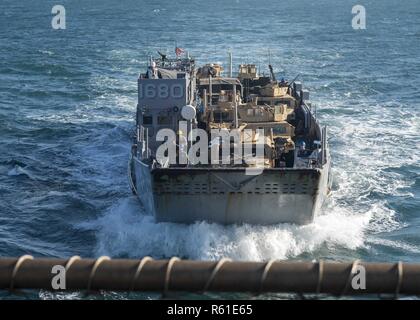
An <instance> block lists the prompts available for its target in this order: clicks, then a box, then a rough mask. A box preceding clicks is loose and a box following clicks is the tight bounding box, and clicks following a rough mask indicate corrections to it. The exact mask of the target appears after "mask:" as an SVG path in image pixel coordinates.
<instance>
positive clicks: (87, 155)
mask: <svg viewBox="0 0 420 320" xmlns="http://www.w3.org/2000/svg"><path fill="white" fill-rule="evenodd" d="M55 4H62V5H64V7H65V8H66V29H65V30H53V29H52V27H51V19H52V17H53V15H52V14H51V9H52V7H53V6H54V5H55ZM356 4H362V5H364V6H365V8H366V13H367V29H366V30H354V29H353V28H352V25H351V20H352V17H353V16H352V13H351V11H352V7H353V6H354V5H356ZM175 44H177V45H178V46H180V47H182V48H185V49H186V50H188V51H189V52H190V54H191V55H193V56H194V57H196V58H197V60H198V62H200V63H207V62H219V63H222V64H225V66H226V65H227V51H228V50H232V51H233V54H234V64H235V65H238V64H239V63H245V62H249V63H250V62H255V63H256V64H257V65H258V66H259V67H260V69H261V71H262V72H263V71H264V72H266V73H267V72H268V68H267V64H268V62H269V60H270V61H271V63H272V64H273V65H274V68H275V71H276V73H277V75H278V77H285V78H288V79H293V78H294V77H295V76H296V75H297V74H300V75H301V76H300V77H301V80H302V81H303V82H304V85H305V86H306V87H307V88H308V89H309V90H310V92H311V100H312V102H313V103H315V104H316V105H317V115H318V117H319V118H320V120H321V122H322V123H323V124H326V125H328V128H329V135H330V138H329V143H330V148H331V154H332V160H333V168H332V170H333V171H332V172H333V178H334V184H333V192H332V194H331V196H330V198H329V199H328V201H327V203H326V204H325V207H324V208H323V210H322V212H320V213H319V215H318V216H317V217H316V218H315V221H314V222H313V223H311V224H309V225H305V226H295V225H275V226H266V227H262V226H249V225H237V226H221V225H217V224H209V223H204V222H201V223H196V224H193V225H188V226H187V225H176V224H170V223H156V222H155V221H154V219H153V217H152V216H151V215H150V213H148V212H143V211H142V209H141V207H140V205H139V204H138V202H137V200H136V198H135V197H134V196H133V195H132V194H131V192H130V189H129V186H128V181H127V161H128V157H129V151H130V144H131V140H130V136H131V134H132V129H133V126H134V115H135V108H136V79H137V76H138V74H139V72H140V71H142V70H143V69H144V67H145V66H146V63H147V57H148V56H149V55H150V54H155V53H156V51H157V50H161V51H166V52H167V53H169V54H173V52H174V46H175ZM419 88H420V5H419V2H418V0H406V1H403V2H401V1H391V0H376V1H375V0H363V1H362V0H361V1H356V0H353V1H350V0H346V1H340V2H337V1H333V0H320V1H317V2H313V1H310V0H299V1H286V2H279V1H274V0H270V1H268V0H262V1H258V2H255V1H251V0H237V1H234V0H232V1H226V0H224V1H222V0H215V1H186V0H182V1H168V0H163V1H145V0H127V1H124V2H120V1H111V0H101V1H99V0H98V1H82V0H72V1H69V0H68V1H67V0H60V1H59V3H57V1H29V0H23V1H14V0H2V1H1V2H0V256H19V255H22V254H31V255H34V256H37V257H44V256H45V257H47V256H48V257H50V256H52V257H68V256H71V255H81V256H83V257H97V256H100V255H109V256H111V257H114V258H118V257H130V258H138V257H142V256H145V255H149V256H152V257H154V258H168V257H171V256H179V257H182V258H185V259H220V258H221V257H229V258H232V259H238V260H257V261H266V260H268V259H273V258H276V259H281V260H285V259H301V260H314V259H330V260H335V261H347V260H352V259H362V260H365V261H390V262H395V261H399V260H402V261H406V262H420V232H419V230H420V178H419V175H420V169H419V158H420V141H419V140H420V139H419V131H420V90H419ZM32 297H40V298H49V297H50V296H49V294H47V293H45V292H41V293H33V294H32ZM64 297H67V298H78V297H80V296H79V295H78V294H77V293H76V294H74V295H67V296H64ZM107 297H108V296H107V295H106V294H105V298H107ZM111 297H113V298H118V297H119V296H118V295H111Z"/></svg>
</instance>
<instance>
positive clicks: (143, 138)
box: [137, 125, 149, 159]
mask: <svg viewBox="0 0 420 320" xmlns="http://www.w3.org/2000/svg"><path fill="white" fill-rule="evenodd" d="M137 146H138V147H137V156H139V157H140V159H147V158H149V128H145V127H143V126H142V125H138V126H137Z"/></svg>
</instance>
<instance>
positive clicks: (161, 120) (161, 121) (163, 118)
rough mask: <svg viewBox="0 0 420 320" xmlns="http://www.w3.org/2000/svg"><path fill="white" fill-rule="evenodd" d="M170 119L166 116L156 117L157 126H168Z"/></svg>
mask: <svg viewBox="0 0 420 320" xmlns="http://www.w3.org/2000/svg"><path fill="white" fill-rule="evenodd" d="M170 120H171V119H170V118H169V117H168V116H158V118H157V122H158V124H170V123H171V121H170Z"/></svg>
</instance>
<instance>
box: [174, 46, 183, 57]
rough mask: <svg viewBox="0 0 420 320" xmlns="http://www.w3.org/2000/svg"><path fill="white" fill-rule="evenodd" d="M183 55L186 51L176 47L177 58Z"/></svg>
mask: <svg viewBox="0 0 420 320" xmlns="http://www.w3.org/2000/svg"><path fill="white" fill-rule="evenodd" d="M183 53H184V49H182V48H178V47H175V54H176V56H177V57H178V56H180V55H181V54H183Z"/></svg>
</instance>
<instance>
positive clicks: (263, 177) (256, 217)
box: [132, 159, 329, 225]
mask: <svg viewBox="0 0 420 320" xmlns="http://www.w3.org/2000/svg"><path fill="white" fill-rule="evenodd" d="M132 169H133V170H134V175H135V179H134V180H135V181H134V185H135V187H136V189H137V194H138V196H139V198H140V201H141V202H142V204H143V206H144V207H145V209H146V210H147V211H148V212H152V213H153V214H154V215H155V217H156V220H157V221H159V222H177V223H193V222H195V221H209V222H216V223H220V224H241V223H249V224H260V225H269V224H277V223H295V224H306V223H310V222H311V221H312V220H313V218H314V215H315V214H316V212H317V211H318V210H319V209H320V207H321V205H322V203H323V201H324V198H325V197H326V195H327V193H328V189H329V181H328V180H329V174H328V173H329V167H328V166H327V165H324V168H322V169H284V168H273V169H265V170H264V171H263V173H262V174H260V175H256V176H249V175H245V170H244V169H242V168H241V169H237V168H228V169H226V168H223V169H222V168H211V169H204V168H176V169H173V168H166V169H152V170H151V169H150V166H148V165H146V164H144V163H143V162H141V161H139V160H138V159H133V162H132Z"/></svg>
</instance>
